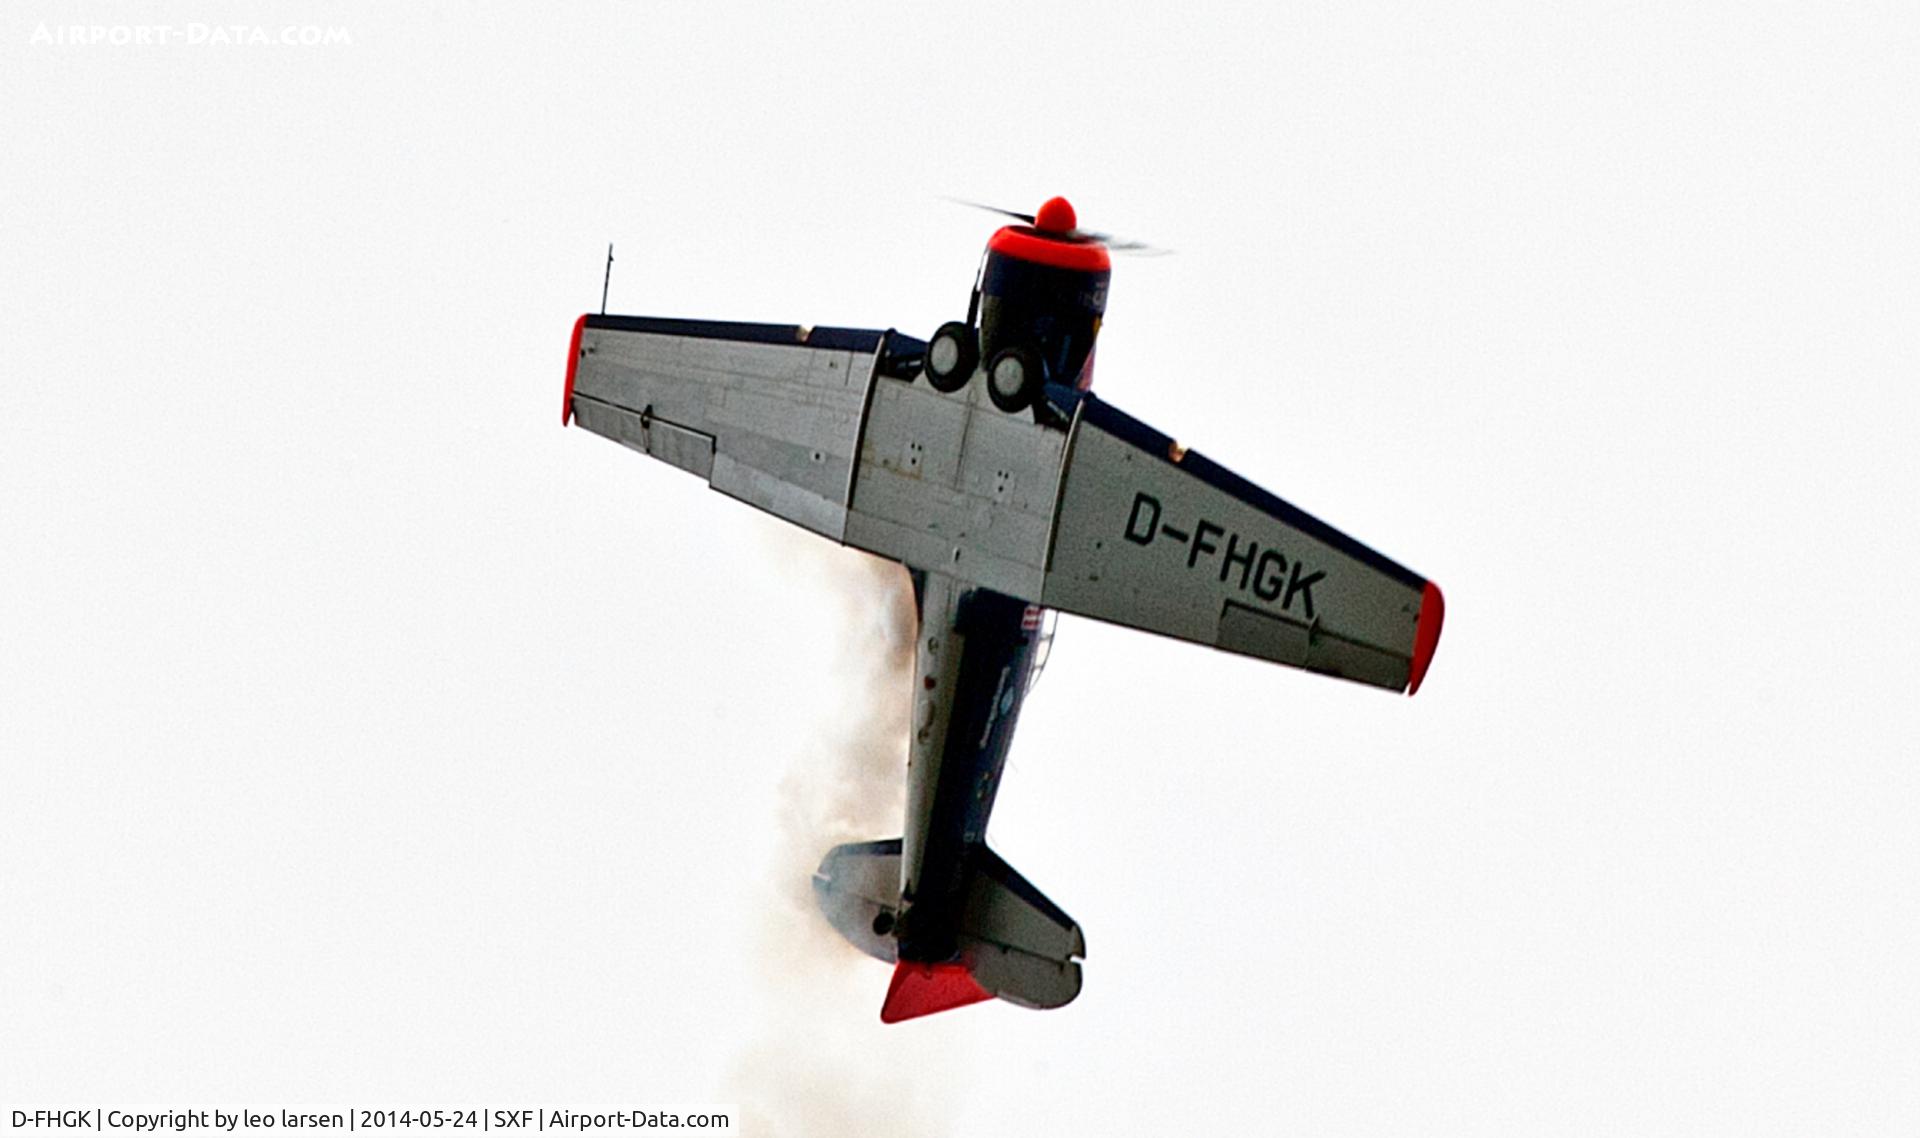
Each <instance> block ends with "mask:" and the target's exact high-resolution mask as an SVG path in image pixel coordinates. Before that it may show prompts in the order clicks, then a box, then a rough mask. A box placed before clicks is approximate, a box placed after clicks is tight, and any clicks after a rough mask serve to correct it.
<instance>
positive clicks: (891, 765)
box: [727, 532, 952, 1138]
mask: <svg viewBox="0 0 1920 1138" xmlns="http://www.w3.org/2000/svg"><path fill="white" fill-rule="evenodd" d="M773 544H774V545H775V549H774V553H775V555H776V557H777V558H778V559H779V562H778V563H780V564H783V565H785V566H787V570H788V572H789V573H791V574H793V575H794V576H795V577H796V578H797V579H798V580H799V581H800V582H802V583H806V582H821V583H824V584H825V585H826V586H827V587H828V589H829V590H830V592H831V595H832V598H833V603H835V604H836V605H837V606H838V609H839V611H838V614H837V615H838V616H839V618H840V619H839V620H838V621H837V623H838V626H839V627H840V628H842V629H844V630H845V632H844V636H843V639H842V642H841V649H840V657H839V660H838V662H837V665H836V668H835V681H836V682H835V688H836V689H837V691H838V692H840V693H843V697H842V698H843V701H844V702H842V703H841V704H840V705H839V707H838V709H837V711H836V714H835V716H834V717H833V719H832V720H831V726H829V727H828V728H827V729H826V730H824V731H822V732H821V733H820V736H819V737H818V738H816V739H814V740H812V741H810V742H807V743H801V744H799V745H796V747H795V753H794V755H793V756H792V766H791V769H790V770H789V772H788V773H787V775H786V777H785V778H784V779H783V780H782V781H781V783H780V795H779V803H780V805H779V818H778V820H777V825H778V838H779V840H778V842H777V843H776V851H775V862H774V865H773V868H772V872H773V874H774V877H775V882H776V884H777V886H778V903H776V904H775V905H772V906H770V907H769V908H768V910H767V912H766V919H765V921H764V923H763V925H762V927H761V930H760V944H759V946H758V948H759V951H760V954H761V956H762V958H763V960H764V967H763V968H762V970H761V974H762V975H763V976H764V977H766V978H767V981H768V984H769V990H768V992H767V993H766V1001H765V1005H764V1006H765V1014H766V1021H765V1023H764V1024H762V1025H761V1028H760V1030H759V1031H758V1033H757V1034H756V1036H755V1039H754V1042H753V1044H752V1045H751V1046H750V1047H748V1048H747V1049H746V1051H745V1052H744V1053H743V1054H742V1055H741V1057H740V1058H739V1059H738V1061H737V1062H736V1065H735V1068H734V1070H733V1072H732V1076H731V1078H730V1079H729V1082H728V1087H727V1097H728V1098H729V1099H730V1100H731V1101H733V1102H736V1103H738V1104H739V1106H740V1109H741V1114H742V1118H741V1132H742V1133H745V1134H753V1135H777V1136H782V1138H784V1136H789V1135H792V1136H799V1135H836V1136H837V1135H846V1134H863V1133H873V1132H875V1131H877V1130H880V1129H882V1128H884V1129H885V1130H886V1132H887V1133H889V1134H890V1135H902V1136H913V1135H938V1134H944V1133H946V1132H947V1128H946V1127H945V1126H944V1125H943V1124H942V1123H941V1122H939V1121H938V1119H940V1118H942V1117H945V1116H946V1115H947V1114H948V1112H947V1110H945V1109H944V1108H945V1107H946V1105H947V1095H948V1090H947V1088H948V1087H949V1086H951V1074H950V1071H951V1065H952V1057H951V1054H950V1053H949V1054H948V1055H947V1056H946V1060H945V1063H944V1064H943V1065H940V1066H936V1065H935V1064H934V1063H932V1062H930V1061H923V1060H920V1059H916V1058H915V1055H914V1052H915V1051H916V1050H918V1049H919V1048H921V1047H924V1046H925V1045H926V1044H927V1043H928V1042H929V1041H928V1040H925V1039H924V1038H923V1039H922V1040H920V1041H919V1044H918V1046H917V1047H916V1046H915V1045H913V1044H910V1043H909V1042H908V1041H906V1040H902V1039H900V1038H899V1036H898V1035H897V1034H896V1035H892V1036H889V1035H887V1034H885V1033H886V1032H887V1031H888V1030H889V1029H885V1028H883V1027H882V1026H881V1025H880V1023H879V1020H878V1012H879V1003H880V997H881V994H882V993H883V992H884V991H885V985H886V981H887V978H888V972H887V969H886V968H885V966H884V965H882V964H880V963H878V962H876V961H874V960H872V959H869V958H868V957H866V956H865V955H863V954H861V953H860V952H859V950H857V949H855V948H853V947H852V946H851V945H849V944H847V943H846V942H845V941H843V940H841V939H840V936H839V934H838V933H836V932H834V931H833V929H832V928H831V927H830V926H829V925H828V924H827V922H826V919H825V918H824V917H822V916H821V915H820V913H819V911H818V909H817V908H816V907H815V904H814V899H813V887H812V878H813V871H814V869H815V867H817V866H818V865H819V863H820V859H821V857H822V856H823V855H824V854H825V853H826V852H827V850H829V849H831V848H832V847H833V846H835V845H837V844H839V843H841V842H847V841H859V840H864V839H869V838H883V837H891V836H895V835H898V834H899V833H900V831H901V825H902V814H903V812H904V810H905V804H906V777H905V775H906V758H907V734H908V730H909V727H910V721H911V716H912V694H911V676H912V668H913V645H914V639H915V635H916V632H917V629H918V623H919V621H918V617H917V615H916V613H915V612H914V604H913V589H912V585H911V583H910V582H909V580H908V578H907V573H906V570H905V569H903V568H902V567H900V566H899V565H897V564H894V563H892V562H888V561H882V560H880V559H878V558H874V557H870V556H867V555H865V554H861V553H857V552H854V551H850V550H843V549H835V548H833V547H831V546H826V545H823V544H821V543H820V542H818V541H817V540H815V539H813V538H805V537H800V536H798V535H794V536H792V537H789V536H788V535H787V534H786V533H784V532H782V533H780V534H779V537H778V539H777V540H776V541H775V542H774V543H773ZM941 1072H947V1073H946V1074H944V1075H943V1074H941Z"/></svg>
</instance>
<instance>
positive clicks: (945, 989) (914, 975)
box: [880, 960, 993, 1023]
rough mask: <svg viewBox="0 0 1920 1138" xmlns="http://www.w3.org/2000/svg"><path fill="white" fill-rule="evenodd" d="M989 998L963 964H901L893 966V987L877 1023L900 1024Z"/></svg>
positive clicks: (912, 962) (889, 991)
mask: <svg viewBox="0 0 1920 1138" xmlns="http://www.w3.org/2000/svg"><path fill="white" fill-rule="evenodd" d="M992 998H993V993H992V992H989V991H987V990H986V989H985V988H982V987H981V986H980V984H979V982H978V981H976V980H975V979H974V978H973V973H971V972H969V971H967V966H966V965H964V964H958V963H954V964H921V963H919V962H917V961H912V960H902V961H901V962H900V963H899V964H897V965H895V966H894V969H893V983H891V984H888V985H887V1002H886V1003H884V1004H881V1005H880V1022H881V1023H899V1022H900V1021H901V1020H903V1019H913V1018H915V1017H917V1016H926V1015H932V1014H933V1013H934V1012H944V1011H948V1010H950V1009H952V1008H963V1007H966V1006H967V1005H968V1004H977V1003H979V1002H980V1001H981V1000H991V999H992Z"/></svg>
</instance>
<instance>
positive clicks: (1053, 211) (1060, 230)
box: [947, 197, 1171, 257]
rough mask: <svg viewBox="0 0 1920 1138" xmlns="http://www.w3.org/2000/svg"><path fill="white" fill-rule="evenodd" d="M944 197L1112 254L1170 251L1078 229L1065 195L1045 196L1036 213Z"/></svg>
mask: <svg viewBox="0 0 1920 1138" xmlns="http://www.w3.org/2000/svg"><path fill="white" fill-rule="evenodd" d="M947 200H948V201H950V202H953V203H954V204H956V205H964V206H972V207H973V208H974V209H984V210H986V211H987V212H988V213H997V214H999V215H1001V216H1002V217H1011V218H1013V219H1014V220H1015V221H1021V222H1025V223H1026V224H1028V225H1031V226H1033V227H1034V228H1035V229H1037V230H1039V231H1040V232H1042V233H1044V234H1046V235H1047V236H1049V237H1059V238H1062V239H1064V240H1067V241H1091V242H1093V243H1094V244H1097V245H1104V246H1106V247H1107V248H1108V249H1109V250H1111V251H1113V252H1115V253H1138V254H1140V255H1141V256H1143V257H1158V256H1161V255H1163V254H1166V253H1168V252H1171V250H1168V249H1162V248H1159V247H1158V246H1154V245H1149V244H1147V243H1146V242H1144V241H1128V240H1126V239H1124V238H1120V237H1115V236H1114V235H1113V234H1111V233H1099V232H1096V231H1094V230H1091V229H1081V228H1080V219H1079V218H1078V217H1077V216H1075V214H1074V212H1073V203H1071V202H1069V201H1067V199H1065V198H1048V199H1047V200H1046V201H1045V202H1044V203H1042V204H1041V206H1040V212H1039V213H1038V214H1032V213H1020V212H1018V211H1016V210H1011V209H1001V208H1000V207H999V206H997V205H987V204H986V203H985V202H975V201H968V200H967V199H965V198H951V197H950V198H948V199H947Z"/></svg>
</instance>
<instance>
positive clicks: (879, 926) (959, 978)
mask: <svg viewBox="0 0 1920 1138" xmlns="http://www.w3.org/2000/svg"><path fill="white" fill-rule="evenodd" d="M813 887H814V894H815V897H816V898H817V899H818V901H819V903H820V909H821V912H823V913H825V914H826V917H827V920H828V921H829V922H831V923H832V924H833V927H834V928H836V929H838V930H839V932H840V935H841V936H844V937H846V938H847V940H848V941H849V942H851V943H852V944H853V945H854V946H855V947H857V948H859V949H860V950H861V951H862V952H865V953H866V954H867V955H868V956H871V957H874V958H875V959H878V960H884V961H887V962H888V963H890V964H895V965H896V967H895V968H894V973H893V982H892V983H891V984H890V985H888V988H887V999H886V1003H885V1004H884V1005H883V1006H882V1008H881V1010H880V1018H881V1019H882V1020H883V1021H885V1022H887V1023H897V1022H899V1021H900V1020H903V1019H912V1018H914V1017H915V1016H923V1015H930V1014H932V1013H933V1012H938V1011H946V1010H948V1009H949V1008H957V1007H964V1006H965V1005H967V1004H971V1003H977V1002H979V1001H981V1000H984V999H987V998H988V997H990V996H997V997H999V998H1000V999H1003V1000H1006V1001H1007V1002H1008V1003H1012V1004H1018V1005H1020V1006H1021V1007H1028V1008H1057V1007H1060V1006H1062V1005H1064V1004H1067V1003H1070V1002H1071V1001H1072V1000H1073V998H1074V997H1075V996H1077V995H1079V994H1080V963H1079V959H1078V958H1080V957H1082V956H1085V955H1086V951H1087V941H1086V937H1085V936H1084V935H1083V934H1082V933H1081V932H1080V926H1079V925H1078V924H1076V923H1075V922H1074V920H1073V918H1072V917H1069V916H1068V915H1067V914H1066V913H1065V912H1064V911H1062V910H1061V908H1060V907H1059V906H1058V905H1055V904H1054V903H1053V902H1052V901H1050V900H1048V899H1047V897H1046V895H1045V894H1043V893H1041V892H1040V891H1039V890H1038V889H1036V888H1034V887H1033V884H1032V883H1031V882H1029V881H1028V880H1027V879H1026V878H1024V877H1022V876H1020V874H1019V872H1018V871H1016V870H1015V869H1014V868H1013V867H1012V866H1010V865H1008V864H1007V863H1006V862H1004V861H1002V860H1001V859H1000V857H999V856H998V855H997V854H995V853H994V852H993V851H992V850H989V849H987V848H986V847H985V846H981V847H979V848H978V849H977V850H975V851H974V868H973V877H972V880H971V881H969V882H968V885H967V891H966V900H965V905H964V908H963V910H962V914H961V919H960V954H959V959H957V960H954V961H945V962H939V963H923V962H920V961H901V960H898V944H897V943H896V942H895V940H894V938H893V935H892V934H893V926H894V922H895V921H896V920H898V918H899V915H900V908H901V905H900V840H899V839H898V838H894V839H890V840H888V841H881V842H855V843H851V844H848V845H843V846H838V847H836V848H835V849H833V850H832V851H830V852H829V853H828V854H827V856H826V858H825V860H823V861H822V862H821V863H820V869H819V871H818V872H816V873H815V874H814V876H813Z"/></svg>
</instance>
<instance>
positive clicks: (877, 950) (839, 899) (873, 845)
mask: <svg viewBox="0 0 1920 1138" xmlns="http://www.w3.org/2000/svg"><path fill="white" fill-rule="evenodd" d="M813 899H814V901H815V902H817V903H818V904H819V906H820V912H821V913H822V914H823V915H824V916H825V917H826V918H827V923H828V924H830V925H832V926H833V927H834V930H835V931H836V932H838V933H839V934H840V935H841V936H843V937H845V938H846V939H847V943H848V944H851V945H853V947H855V948H857V949H859V950H860V951H861V952H864V953H866V954H867V955H868V956H871V957H873V958H874V959H875V960H884V961H886V962H887V963H888V964H892V963H893V962H894V959H895V957H896V956H897V955H898V951H899V942H897V941H895V940H894V939H893V924H894V921H895V920H897V919H898V918H899V916H900V913H899V905H900V839H899V838H888V839H886V840H885V841H878V842H848V843H847V844H846V845H843V846H835V847H833V848H832V849H831V850H828V851H827V856H826V857H825V858H824V859H822V860H821V862H820V868H819V869H816V870H814V871H813Z"/></svg>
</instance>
